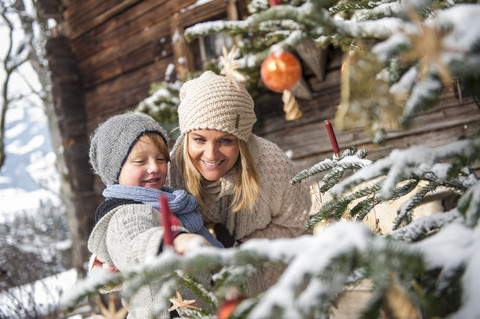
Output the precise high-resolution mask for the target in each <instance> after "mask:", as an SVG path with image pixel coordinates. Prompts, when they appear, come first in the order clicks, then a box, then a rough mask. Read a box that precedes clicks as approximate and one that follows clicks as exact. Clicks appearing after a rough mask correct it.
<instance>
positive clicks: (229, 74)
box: [220, 45, 247, 90]
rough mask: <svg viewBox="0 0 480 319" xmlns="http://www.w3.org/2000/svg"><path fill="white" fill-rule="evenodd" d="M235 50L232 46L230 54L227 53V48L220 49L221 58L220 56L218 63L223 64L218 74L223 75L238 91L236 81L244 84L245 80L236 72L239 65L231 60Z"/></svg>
mask: <svg viewBox="0 0 480 319" xmlns="http://www.w3.org/2000/svg"><path fill="white" fill-rule="evenodd" d="M236 49H237V47H236V45H234V46H233V47H232V48H231V49H230V52H229V53H227V48H226V47H225V46H223V47H222V51H223V56H220V61H221V62H222V64H223V68H222V70H221V71H220V74H222V75H225V77H226V78H227V80H228V81H229V82H230V83H232V84H233V85H234V86H235V87H236V88H237V90H240V86H239V85H238V82H237V81H240V82H242V83H245V82H246V81H247V78H246V77H245V76H244V75H243V74H242V73H240V72H238V71H237V69H238V68H239V67H240V64H239V63H238V62H235V61H234V59H233V54H234V53H235V50H236Z"/></svg>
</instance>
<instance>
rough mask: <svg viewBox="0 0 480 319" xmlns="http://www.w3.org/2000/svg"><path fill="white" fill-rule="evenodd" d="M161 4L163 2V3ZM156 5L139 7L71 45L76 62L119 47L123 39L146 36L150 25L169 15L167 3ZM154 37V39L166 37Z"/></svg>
mask: <svg viewBox="0 0 480 319" xmlns="http://www.w3.org/2000/svg"><path fill="white" fill-rule="evenodd" d="M164 1H165V0H164ZM164 1H161V2H158V3H157V4H156V5H155V6H152V5H150V6H147V5H146V4H147V3H148V2H145V4H143V3H142V4H140V5H138V6H135V7H133V8H131V9H129V10H128V11H126V12H124V13H123V14H120V15H118V16H116V17H114V18H112V19H110V20H108V21H106V22H105V23H103V24H102V25H99V26H98V27H96V28H95V29H93V30H91V31H89V32H87V33H85V34H83V35H82V36H81V37H79V38H76V39H73V40H72V41H71V46H72V50H73V52H74V53H75V56H76V57H77V59H78V60H79V61H82V60H84V59H86V58H88V57H89V56H91V55H94V54H96V53H98V52H100V51H103V50H105V49H108V48H111V47H115V46H118V45H120V44H121V43H122V42H124V41H125V40H126V39H130V38H134V37H135V36H138V35H141V34H142V33H144V32H147V31H148V30H149V29H150V28H151V26H152V25H154V24H157V23H162V22H165V20H168V17H169V15H171V14H172V12H171V10H173V9H171V8H170V7H175V6H173V5H169V4H168V2H167V3H165V2H164ZM168 35H169V34H168V32H167V33H165V34H161V35H157V37H158V38H161V37H165V36H168Z"/></svg>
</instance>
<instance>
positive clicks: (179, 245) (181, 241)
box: [173, 233, 211, 254]
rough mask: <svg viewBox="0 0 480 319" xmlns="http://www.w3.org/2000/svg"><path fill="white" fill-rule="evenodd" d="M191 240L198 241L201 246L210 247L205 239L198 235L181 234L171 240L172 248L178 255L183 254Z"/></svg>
mask: <svg viewBox="0 0 480 319" xmlns="http://www.w3.org/2000/svg"><path fill="white" fill-rule="evenodd" d="M192 240H198V241H200V242H201V244H202V245H205V246H211V245H210V243H209V242H208V241H207V240H206V239H205V237H203V236H201V235H198V234H191V233H181V234H180V235H178V236H176V237H175V239H174V240H173V248H174V249H175V251H176V252H177V253H179V254H183V253H185V252H187V250H188V245H189V244H190V242H191V241H192Z"/></svg>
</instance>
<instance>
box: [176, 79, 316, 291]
mask: <svg viewBox="0 0 480 319" xmlns="http://www.w3.org/2000/svg"><path fill="white" fill-rule="evenodd" d="M180 99H181V103H180V105H179V108H178V115H179V124H180V133H181V134H180V137H179V138H178V139H177V141H176V143H175V145H174V147H173V150H172V152H171V155H172V161H171V163H170V172H169V178H170V181H169V183H170V187H172V188H180V189H186V190H187V191H188V192H190V193H191V194H193V195H194V196H195V198H196V199H197V201H198V202H199V203H200V206H201V212H202V217H203V220H204V222H205V224H211V225H215V226H216V227H214V230H215V232H216V235H217V239H219V240H220V241H222V243H223V244H224V245H225V246H226V247H228V246H232V245H238V244H241V243H243V242H245V241H247V240H249V239H252V238H268V239H274V238H285V237H296V236H299V235H302V234H304V233H305V226H304V225H305V223H306V222H307V220H308V213H309V211H310V206H311V199H310V195H309V192H308V189H307V188H306V187H305V186H303V185H299V186H290V184H289V181H290V179H291V178H292V177H294V176H295V175H296V170H295V168H294V166H293V163H292V162H291V161H290V160H289V159H288V158H287V156H286V155H285V153H284V152H283V151H282V150H281V149H280V148H279V147H278V146H277V145H275V144H274V143H272V142H269V141H267V140H265V139H263V138H261V137H258V136H256V135H254V134H252V127H253V124H254V123H255V121H256V116H255V113H254V103H253V100H252V97H251V96H250V94H249V93H248V92H247V91H246V90H245V89H244V88H240V89H237V88H236V87H235V86H234V85H233V84H231V83H230V82H229V81H228V80H227V79H226V78H225V77H223V76H219V75H216V74H214V73H213V72H211V71H207V72H205V73H203V74H202V75H201V76H200V77H199V78H197V79H194V80H191V81H188V82H186V83H185V84H184V85H183V86H182V88H181V90H180ZM222 229H225V230H226V231H225V232H224V233H226V234H224V233H222V232H221V230H222ZM224 235H226V236H224ZM226 237H228V238H226ZM229 238H230V239H231V240H230V241H229V240H228V239H229ZM259 276H260V278H261V280H258V279H259V278H256V279H255V280H251V281H249V284H248V285H247V293H248V294H254V293H258V292H260V291H263V290H265V289H267V288H268V287H269V286H270V285H271V284H272V283H273V281H274V280H275V278H276V276H275V275H273V274H272V272H267V271H264V272H263V274H259Z"/></svg>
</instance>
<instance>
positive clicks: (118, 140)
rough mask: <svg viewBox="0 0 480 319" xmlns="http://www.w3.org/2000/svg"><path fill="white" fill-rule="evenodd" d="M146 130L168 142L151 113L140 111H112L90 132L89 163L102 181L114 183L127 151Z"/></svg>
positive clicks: (116, 180)
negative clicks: (111, 113)
mask: <svg viewBox="0 0 480 319" xmlns="http://www.w3.org/2000/svg"><path fill="white" fill-rule="evenodd" d="M146 133H157V134H158V135H160V136H161V137H162V139H163V141H164V142H165V145H167V146H168V140H167V133H166V132H165V130H164V129H163V128H162V127H161V126H160V124H159V123H158V122H157V121H155V120H154V119H153V118H152V117H150V116H149V115H147V114H143V113H133V112H130V113H125V114H119V115H114V116H112V117H110V118H109V119H108V120H106V121H105V122H103V123H101V124H100V125H99V126H98V127H97V129H96V130H95V131H94V132H93V134H92V137H91V141H90V154H89V155H90V164H92V167H93V170H94V172H95V174H97V175H99V176H100V178H101V179H102V182H103V183H104V184H105V185H113V184H118V176H119V175H120V170H121V169H122V167H123V164H124V163H125V160H126V159H127V157H128V154H129V153H130V151H131V149H132V147H133V146H134V145H135V143H136V142H137V141H138V139H139V138H140V137H141V136H142V135H144V134H146Z"/></svg>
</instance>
